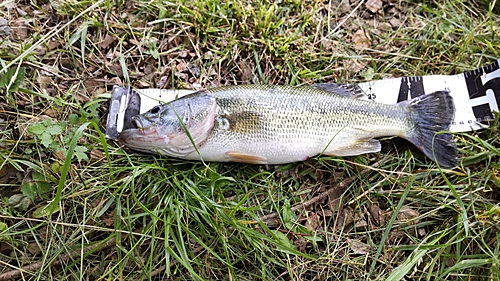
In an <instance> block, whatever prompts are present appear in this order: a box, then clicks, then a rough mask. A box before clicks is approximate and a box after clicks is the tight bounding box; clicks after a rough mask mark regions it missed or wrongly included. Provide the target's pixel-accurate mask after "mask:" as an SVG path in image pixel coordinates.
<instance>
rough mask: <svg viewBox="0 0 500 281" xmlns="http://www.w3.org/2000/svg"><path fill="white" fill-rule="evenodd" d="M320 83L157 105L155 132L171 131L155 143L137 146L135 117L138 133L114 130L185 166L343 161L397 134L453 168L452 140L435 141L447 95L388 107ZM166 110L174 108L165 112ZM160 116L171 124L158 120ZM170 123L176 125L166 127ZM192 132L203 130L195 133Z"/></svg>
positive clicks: (228, 91) (210, 93)
mask: <svg viewBox="0 0 500 281" xmlns="http://www.w3.org/2000/svg"><path fill="white" fill-rule="evenodd" d="M322 85H323V86H322V87H312V86H302V87H292V86H267V85H243V86H231V87H223V88H215V89H209V90H206V91H201V92H198V93H194V94H192V95H189V96H185V97H183V98H181V99H179V100H177V101H173V102H171V103H169V104H165V105H163V106H164V107H165V108H162V110H163V111H162V113H160V114H158V116H157V121H155V122H156V123H155V122H153V123H155V124H156V126H158V127H159V128H161V127H162V126H163V127H168V126H170V128H171V129H170V130H161V129H158V130H157V132H156V133H155V134H153V135H154V137H155V138H162V137H163V138H165V141H164V142H163V143H161V142H155V143H154V144H152V143H147V142H146V143H143V144H142V146H141V143H140V141H138V138H137V135H140V134H142V135H144V129H142V131H141V125H140V124H143V123H148V122H149V121H148V122H146V121H144V120H143V121H141V120H142V119H144V118H142V117H141V115H139V116H138V117H137V123H138V124H139V125H138V126H137V127H138V129H130V130H126V131H124V132H122V134H121V136H120V141H121V142H122V143H124V144H125V145H127V146H129V147H131V148H134V149H138V147H139V150H141V151H147V152H152V153H155V152H157V153H163V154H166V155H170V156H174V157H179V158H184V159H191V160H200V159H203V160H204V161H221V162H227V161H234V162H245V163H256V164H282V163H289V162H296V161H303V160H306V159H308V158H310V157H313V156H315V155H318V154H324V155H336V156H349V155H358V154H363V153H369V152H378V151H380V142H379V141H378V140H376V139H375V138H377V137H382V136H398V137H402V138H405V139H408V140H409V141H410V142H412V143H414V144H415V145H416V146H417V147H418V148H419V149H421V150H422V151H423V152H424V153H425V154H426V155H427V156H429V157H430V158H431V159H434V160H437V161H438V162H439V163H440V164H442V165H444V166H453V165H455V163H456V159H457V150H456V146H455V144H454V143H453V140H452V136H451V135H446V134H438V135H436V132H438V131H441V130H447V129H448V128H449V126H450V123H451V121H452V120H453V118H454V107H453V101H452V98H451V96H450V95H449V93H448V92H445V91H442V92H436V93H432V94H429V95H426V96H423V97H420V98H417V99H414V100H410V101H408V102H404V103H401V104H397V105H388V104H381V103H376V102H373V101H368V100H364V99H360V98H356V97H355V94H353V93H351V92H350V91H349V90H346V89H344V88H342V87H339V86H338V85H336V84H329V85H330V86H326V87H325V86H324V85H326V84H322ZM201 97H210V99H208V98H204V99H201ZM208 100H210V101H208ZM180 103H183V104H182V105H181V104H180ZM174 107H175V108H177V109H176V110H170V112H169V111H168V110H167V109H168V108H170V109H172V108H174ZM193 108H196V109H195V110H194V109H193ZM207 108H210V109H207ZM159 111H161V110H159ZM173 111H175V112H174V113H173ZM173 114H175V116H176V118H173V117H172V116H173ZM167 115H170V117H171V118H166V116H167ZM151 116H153V117H154V116H155V115H154V114H150V116H149V117H151ZM181 116H188V117H187V118H188V119H189V118H192V119H196V118H198V119H200V120H201V119H203V118H204V119H203V121H200V122H204V123H203V125H201V123H200V124H198V125H196V126H193V124H191V123H189V122H185V121H183V120H182V118H180V117H181ZM189 116H192V117H189ZM199 116H205V117H203V118H202V117H199ZM177 117H179V118H177ZM141 118H142V119H141ZM183 118H186V117H183ZM153 119H154V118H153ZM166 119H168V120H166ZM176 122H177V123H178V124H177V126H176V125H175V124H173V123H176ZM197 122H198V121H197ZM149 123H151V122H149ZM149 123H148V124H149ZM182 124H184V126H182ZM188 127H189V128H188ZM200 127H203V128H204V129H200ZM131 130H132V131H131ZM196 130H198V131H200V130H201V131H202V130H206V131H207V130H208V132H205V134H200V133H199V132H197V131H196ZM186 132H187V133H186ZM193 132H194V133H193ZM149 134H151V133H150V132H149ZM181 135H184V136H189V137H184V138H183V141H182V142H180V143H179V142H175V143H176V144H175V145H176V146H177V148H176V147H174V145H173V142H172V140H173V139H175V138H179V137H180V136H181ZM202 138H203V139H202ZM143 139H144V138H143ZM167 139H168V141H167ZM195 139H196V141H195ZM201 139H202V140H201ZM433 139H434V142H433ZM143 142H144V141H143ZM179 147H182V149H178V148H179ZM438 148H439V149H438ZM181 151H182V153H181Z"/></svg>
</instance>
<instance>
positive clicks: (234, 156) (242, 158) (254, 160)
mask: <svg viewBox="0 0 500 281" xmlns="http://www.w3.org/2000/svg"><path fill="white" fill-rule="evenodd" d="M226 155H227V156H229V157H230V159H231V161H233V162H241V163H250V164H267V158H266V157H262V156H257V155H251V154H247V153H241V152H237V151H229V152H226Z"/></svg>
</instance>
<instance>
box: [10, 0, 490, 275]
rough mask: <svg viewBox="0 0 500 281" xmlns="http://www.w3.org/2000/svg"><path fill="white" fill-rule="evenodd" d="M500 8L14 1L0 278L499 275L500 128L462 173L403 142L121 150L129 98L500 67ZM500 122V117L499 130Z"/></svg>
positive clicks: (469, 151) (473, 139)
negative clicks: (119, 102)
mask: <svg viewBox="0 0 500 281" xmlns="http://www.w3.org/2000/svg"><path fill="white" fill-rule="evenodd" d="M498 6H500V4H496V1H491V2H488V1H455V0H454V1H451V0H446V1H423V2H419V1H392V0H388V1H380V0H367V1H356V0H353V1H349V0H337V1H333V0H332V1H312V0H307V1H295V0H288V1H277V2H269V1H242V0H235V1H215V0H194V1H186V0H180V1H177V2H168V1H155V0H152V1H142V0H138V1H119V0H116V1H104V0H100V1H95V2H94V1H74V0H73V1H48V2H47V1H37V0H32V1H3V2H2V4H0V63H1V66H0V67H1V68H0V91H1V92H2V94H1V95H0V198H1V201H0V280H9V279H14V278H18V279H20V278H24V279H29V280H35V279H36V280H64V279H66V280H77V279H78V280H80V279H81V280H103V279H108V280H139V279H140V280H142V279H147V280H149V279H154V280H160V279H169V280H170V279H171V280H219V279H223V280H335V279H342V280H346V279H350V280H361V279H365V280H374V279H379V280H400V279H405V280H422V279H426V280H443V279H446V280H449V279H455V280H499V279H500V261H499V258H498V257H499V256H500V234H499V233H500V231H499V230H500V224H499V217H500V204H499V199H500V191H499V187H500V178H499V174H498V173H499V169H500V162H499V160H500V158H499V156H500V150H499V148H500V136H499V133H500V132H499V127H498V125H497V124H498V123H497V122H494V123H493V124H492V126H491V127H490V128H489V129H484V130H481V131H477V132H469V133H456V134H455V141H456V142H457V144H458V147H459V152H460V159H459V164H458V166H457V167H455V168H453V169H441V168H440V167H438V166H437V165H436V164H435V163H433V162H432V161H430V160H428V159H426V158H425V157H424V156H423V155H422V154H421V153H420V152H419V151H418V150H417V149H416V148H414V147H413V146H412V145H410V144H409V143H407V142H406V141H404V140H401V139H397V138H392V139H384V140H382V144H383V151H382V152H381V153H373V154H367V155H362V156H358V157H343V158H341V157H316V158H313V159H310V160H308V161H305V162H302V163H292V164H288V165H280V166H261V165H247V164H231V163H226V164H223V163H207V164H206V165H204V164H203V163H199V162H191V161H183V160H178V159H171V158H167V157H161V156H151V155H144V154H140V153H134V152H132V151H130V150H126V149H123V148H122V147H120V146H119V145H118V144H117V143H116V142H114V141H111V140H105V139H104V137H103V134H102V132H103V130H104V128H105V123H106V113H107V107H108V103H107V102H108V99H109V97H110V90H111V88H112V86H113V85H122V86H127V85H131V86H132V87H135V88H155V87H156V88H165V89H180V88H188V89H199V88H209V87H215V86H220V85H234V84H245V83H265V84H279V85H285V84H287V85H301V84H311V83H317V82H339V83H357V82H365V81H371V80H376V79H383V78H388V77H401V76H416V75H438V74H444V75H451V74H458V73H462V72H464V71H467V70H471V69H475V68H478V67H481V66H483V65H486V64H488V63H492V62H494V61H495V60H496V59H497V58H499V57H500V55H499V54H498V50H500V39H499V38H500V32H499V30H498V26H500V13H499V8H498ZM497 121H498V120H497Z"/></svg>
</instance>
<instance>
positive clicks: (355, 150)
mask: <svg viewBox="0 0 500 281" xmlns="http://www.w3.org/2000/svg"><path fill="white" fill-rule="evenodd" d="M381 148H382V146H381V145H380V142H379V141H378V140H374V139H371V140H366V141H360V142H357V143H355V144H354V145H351V146H344V147H335V148H333V149H329V150H327V151H325V152H323V154H324V155H332V156H354V155H360V154H364V153H372V152H379V151H380V149H381Z"/></svg>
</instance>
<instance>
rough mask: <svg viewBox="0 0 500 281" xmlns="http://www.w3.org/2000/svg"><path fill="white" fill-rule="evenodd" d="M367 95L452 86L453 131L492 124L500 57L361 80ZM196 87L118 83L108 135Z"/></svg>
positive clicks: (378, 98) (499, 91)
mask: <svg viewBox="0 0 500 281" xmlns="http://www.w3.org/2000/svg"><path fill="white" fill-rule="evenodd" d="M358 85H359V86H360V88H361V89H362V90H363V91H364V92H365V98H366V99H370V100H373V101H375V102H381V103H387V104H393V103H398V102H401V101H405V100H409V99H412V98H415V97H418V96H421V95H425V94H429V93H432V92H434V91H441V90H449V91H450V93H451V95H452V96H453V101H454V102H455V108H456V113H455V121H454V122H453V124H452V126H451V127H450V131H452V132H467V131H473V130H478V129H482V128H485V127H488V126H489V125H491V123H492V122H493V120H494V113H495V112H499V106H500V59H499V60H497V61H496V62H494V63H492V64H489V65H487V66H484V67H482V68H479V69H474V70H471V71H467V72H464V73H460V74H457V75H428V76H415V77H403V78H391V79H384V80H375V81H370V82H364V83H360V84H358ZM192 92H194V91H192V90H161V89H140V90H139V89H137V90H134V89H130V88H122V87H118V86H115V87H113V92H112V96H111V101H110V107H109V113H108V123H107V126H106V137H107V138H109V139H116V138H118V135H119V134H120V132H121V131H122V130H124V129H128V128H130V127H131V126H132V125H131V124H130V122H129V119H130V117H132V116H134V115H137V114H140V113H144V112H146V111H148V110H149V109H151V108H152V107H154V106H155V105H158V104H159V103H165V102H169V101H172V100H174V99H176V98H178V97H181V96H184V95H187V94H189V93H192Z"/></svg>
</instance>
